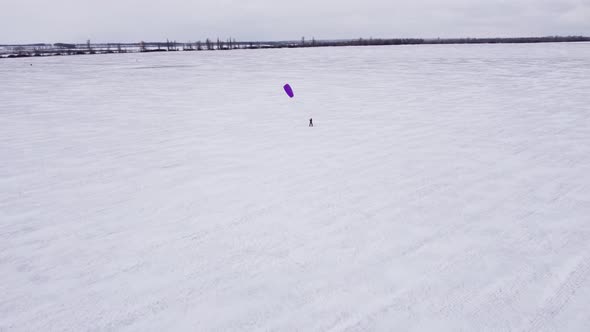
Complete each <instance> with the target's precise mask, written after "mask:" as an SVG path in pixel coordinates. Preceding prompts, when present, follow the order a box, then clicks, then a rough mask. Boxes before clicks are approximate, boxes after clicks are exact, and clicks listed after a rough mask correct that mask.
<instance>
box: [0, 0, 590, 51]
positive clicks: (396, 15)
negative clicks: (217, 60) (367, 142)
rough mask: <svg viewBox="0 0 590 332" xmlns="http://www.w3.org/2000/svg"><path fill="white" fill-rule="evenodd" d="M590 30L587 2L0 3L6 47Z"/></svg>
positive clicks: (0, 26)
mask: <svg viewBox="0 0 590 332" xmlns="http://www.w3.org/2000/svg"><path fill="white" fill-rule="evenodd" d="M545 35H590V0H0V43H31V42H48V43H49V42H51V43H53V42H84V41H86V40H87V39H91V40H92V41H93V42H107V41H109V42H125V41H129V42H137V41H141V40H145V41H157V40H165V39H166V38H170V39H171V40H177V41H179V42H180V41H196V40H204V39H205V38H207V37H210V38H216V37H220V38H223V39H226V38H228V37H230V36H231V37H233V38H236V39H238V40H287V39H300V38H301V37H302V36H306V37H307V38H311V37H315V38H316V39H339V38H358V37H488V36H545Z"/></svg>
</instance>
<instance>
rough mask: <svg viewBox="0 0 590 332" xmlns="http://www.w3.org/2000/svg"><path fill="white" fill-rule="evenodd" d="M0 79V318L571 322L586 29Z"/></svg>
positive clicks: (519, 327) (581, 261)
mask: <svg viewBox="0 0 590 332" xmlns="http://www.w3.org/2000/svg"><path fill="white" fill-rule="evenodd" d="M31 64H32V66H31ZM0 77H1V78H2V82H3V87H2V89H1V90H0V105H1V106H0V154H1V155H2V161H3V162H2V163H0V189H1V190H0V331H31V330H59V331H80V330H88V331H94V330H96V331H104V330H129V331H160V330H186V331H195V330H197V331H204V330H211V331H218V330H224V331H227V330H229V331H231V330H234V331H243V330H261V331H267V330H273V331H279V330H280V331H283V330H287V331H290V330H300V331H367V330H377V331H391V330H403V331H418V330H420V331H432V330H437V331H473V330H475V331H509V330H510V331H588V330H590V315H588V314H587V313H588V305H589V304H590V93H588V91H590V79H589V77H590V44H589V43H577V44H572V43H566V44H538V45H438V46H437V45H431V46H418V47H416V46H400V47H360V48H359V47H345V48H317V49H282V50H260V51H258V50H248V51H231V52H188V53H174V54H123V55H101V56H77V57H52V58H33V59H11V60H6V61H1V62H0ZM285 83H290V84H291V85H292V86H293V89H294V92H295V98H293V99H289V98H288V97H287V96H286V95H285V94H284V92H283V91H282V86H283V84H285ZM310 117H313V119H314V124H315V127H314V128H308V127H307V121H308V119H309V118H310Z"/></svg>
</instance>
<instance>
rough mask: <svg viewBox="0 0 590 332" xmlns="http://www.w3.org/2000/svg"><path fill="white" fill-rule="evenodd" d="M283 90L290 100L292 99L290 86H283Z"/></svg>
mask: <svg viewBox="0 0 590 332" xmlns="http://www.w3.org/2000/svg"><path fill="white" fill-rule="evenodd" d="M283 89H285V92H286V93H287V95H288V96H289V97H290V98H293V96H294V94H293V89H291V86H290V85H289V84H285V86H283Z"/></svg>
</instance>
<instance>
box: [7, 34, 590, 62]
mask: <svg viewBox="0 0 590 332" xmlns="http://www.w3.org/2000/svg"><path fill="white" fill-rule="evenodd" d="M560 42H590V37H584V36H566V37H563V36H551V37H520V38H435V39H422V38H390V39H384V38H358V39H345V40H316V39H315V38H312V39H311V40H306V39H305V38H301V40H299V41H270V42H260V41H236V40H235V39H233V38H228V39H226V40H220V39H219V38H217V39H216V40H214V41H213V40H211V39H206V40H205V41H204V42H201V41H197V42H188V43H177V42H176V41H170V40H167V41H165V42H143V41H142V42H139V43H98V44H97V43H91V42H90V40H88V41H87V42H86V43H85V44H71V43H55V44H27V45H0V58H18V57H32V56H55V55H82V54H108V53H128V52H175V51H213V50H233V49H268V48H301V47H331V46H381V45H426V44H520V43H560Z"/></svg>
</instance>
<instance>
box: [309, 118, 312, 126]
mask: <svg viewBox="0 0 590 332" xmlns="http://www.w3.org/2000/svg"><path fill="white" fill-rule="evenodd" d="M309 126H310V127H313V119H309Z"/></svg>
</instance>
